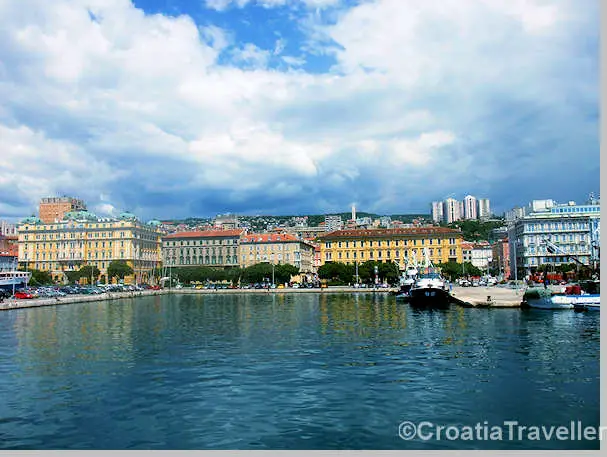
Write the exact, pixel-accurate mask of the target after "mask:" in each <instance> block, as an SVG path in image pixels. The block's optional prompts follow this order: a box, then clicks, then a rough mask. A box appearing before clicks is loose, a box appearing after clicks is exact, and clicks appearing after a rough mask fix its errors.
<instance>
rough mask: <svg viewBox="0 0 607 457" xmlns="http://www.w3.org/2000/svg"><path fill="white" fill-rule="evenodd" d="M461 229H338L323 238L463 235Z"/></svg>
mask: <svg viewBox="0 0 607 457" xmlns="http://www.w3.org/2000/svg"><path fill="white" fill-rule="evenodd" d="M461 234H462V232H461V230H456V229H450V228H446V227H405V228H394V229H355V230H336V231H334V232H329V233H327V234H326V235H321V237H322V238H329V239H330V238H352V237H361V238H364V237H372V238H380V237H385V236H398V235H408V236H411V235H426V236H429V235H432V236H436V235H454V236H458V235H459V236H461Z"/></svg>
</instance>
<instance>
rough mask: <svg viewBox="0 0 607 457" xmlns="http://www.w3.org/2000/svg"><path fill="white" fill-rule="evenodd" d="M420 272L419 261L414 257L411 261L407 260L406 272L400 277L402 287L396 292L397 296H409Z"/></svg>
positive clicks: (405, 297)
mask: <svg viewBox="0 0 607 457" xmlns="http://www.w3.org/2000/svg"><path fill="white" fill-rule="evenodd" d="M418 274H419V270H418V269H417V261H416V260H415V259H414V260H413V261H411V262H407V267H406V269H405V272H404V273H403V276H402V277H401V279H400V288H399V290H398V292H396V298H404V299H407V298H409V296H410V291H411V288H412V287H413V286H414V285H415V281H416V280H417V276H418Z"/></svg>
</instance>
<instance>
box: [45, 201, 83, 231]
mask: <svg viewBox="0 0 607 457" xmlns="http://www.w3.org/2000/svg"><path fill="white" fill-rule="evenodd" d="M85 210H86V205H85V203H84V201H82V200H80V199H78V198H74V197H46V198H42V199H41V200H40V205H39V207H38V217H39V218H40V220H41V221H42V223H44V224H53V223H56V222H59V221H61V220H63V217H64V216H65V214H66V213H69V212H71V211H72V212H73V211H85Z"/></svg>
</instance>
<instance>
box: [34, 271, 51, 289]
mask: <svg viewBox="0 0 607 457" xmlns="http://www.w3.org/2000/svg"><path fill="white" fill-rule="evenodd" d="M30 272H31V273H32V277H31V278H30V280H29V284H31V285H32V286H42V285H45V284H51V283H52V282H53V279H52V278H51V275H50V273H49V272H48V271H41V270H30Z"/></svg>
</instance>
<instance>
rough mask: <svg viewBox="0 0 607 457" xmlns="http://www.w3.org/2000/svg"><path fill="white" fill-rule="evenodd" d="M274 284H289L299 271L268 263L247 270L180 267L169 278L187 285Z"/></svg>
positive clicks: (291, 266) (287, 265) (286, 265)
mask: <svg viewBox="0 0 607 457" xmlns="http://www.w3.org/2000/svg"><path fill="white" fill-rule="evenodd" d="M272 274H273V278H274V283H275V284H280V283H285V282H289V281H290V280H291V277H292V276H295V275H297V274H299V269H298V268H297V267H296V266H294V265H290V264H280V265H274V267H273V268H272V264H271V263H269V262H263V263H258V264H255V265H251V266H250V267H247V268H230V269H226V270H224V269H221V268H212V267H180V268H173V269H172V272H171V276H172V277H173V278H175V277H176V278H178V279H179V281H180V282H182V283H185V284H189V283H192V282H201V283H207V282H224V281H227V282H231V283H232V284H233V285H236V284H238V283H239V282H240V283H247V284H248V283H260V282H265V281H272Z"/></svg>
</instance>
